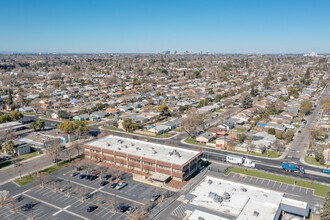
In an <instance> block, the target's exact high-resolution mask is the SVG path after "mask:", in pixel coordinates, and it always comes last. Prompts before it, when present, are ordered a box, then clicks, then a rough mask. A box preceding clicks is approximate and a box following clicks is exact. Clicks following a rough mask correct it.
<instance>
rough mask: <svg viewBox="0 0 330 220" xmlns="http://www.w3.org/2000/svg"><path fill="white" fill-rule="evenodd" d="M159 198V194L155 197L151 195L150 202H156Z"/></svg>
mask: <svg viewBox="0 0 330 220" xmlns="http://www.w3.org/2000/svg"><path fill="white" fill-rule="evenodd" d="M159 197H160V195H159V194H157V195H153V196H152V197H151V199H150V200H151V201H152V202H154V201H156V200H157V199H159Z"/></svg>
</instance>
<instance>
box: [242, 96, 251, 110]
mask: <svg viewBox="0 0 330 220" xmlns="http://www.w3.org/2000/svg"><path fill="white" fill-rule="evenodd" d="M252 106H253V100H252V98H251V96H249V95H246V96H245V97H244V99H243V101H242V107H243V108H244V109H247V108H251V107H252Z"/></svg>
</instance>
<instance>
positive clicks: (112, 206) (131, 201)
mask: <svg viewBox="0 0 330 220" xmlns="http://www.w3.org/2000/svg"><path fill="white" fill-rule="evenodd" d="M71 170H73V168H70V167H68V168H65V169H63V170H60V171H59V172H57V173H56V174H55V175H53V177H52V181H50V182H49V183H48V184H46V185H45V186H44V187H41V186H39V185H38V186H37V187H33V188H31V189H29V190H27V191H25V192H23V193H20V194H18V195H16V196H15V199H16V200H17V204H16V207H17V211H16V212H12V211H11V210H12V208H13V207H12V204H11V203H10V202H7V203H6V205H5V206H3V207H0V213H3V219H19V220H20V219H22V220H23V219H27V218H28V217H31V216H34V217H36V219H93V220H94V219H111V220H112V219H118V220H125V219H128V218H129V214H128V213H127V212H125V213H122V212H120V211H119V209H120V207H121V206H123V205H125V206H133V207H136V208H137V210H136V211H135V212H133V214H132V215H137V214H139V213H141V212H142V210H143V209H144V208H145V207H146V206H147V205H148V204H150V203H151V201H150V199H151V198H152V196H153V195H155V194H163V193H165V192H166V191H165V190H163V189H160V188H158V187H155V186H152V185H148V184H144V183H141V182H136V181H134V180H133V179H132V176H131V175H130V174H125V175H124V180H123V181H125V182H126V183H128V185H127V186H126V187H124V188H122V189H120V190H118V189H113V188H111V187H110V185H111V182H110V183H109V184H107V185H105V186H101V185H100V183H101V181H102V179H95V180H93V181H90V180H88V179H79V175H77V176H75V177H71V176H70V173H71ZM79 172H80V173H82V172H83V171H79ZM109 181H110V180H109ZM65 186H67V187H70V189H69V190H66V191H64V192H61V191H60V190H59V189H60V188H63V187H65ZM68 194H70V196H68ZM82 198H83V199H84V201H83V202H82ZM109 200H111V201H112V202H109ZM114 201H115V202H114ZM91 205H99V207H98V208H97V209H96V210H94V211H93V212H91V213H89V212H87V208H88V207H89V206H91ZM115 210H117V211H115Z"/></svg>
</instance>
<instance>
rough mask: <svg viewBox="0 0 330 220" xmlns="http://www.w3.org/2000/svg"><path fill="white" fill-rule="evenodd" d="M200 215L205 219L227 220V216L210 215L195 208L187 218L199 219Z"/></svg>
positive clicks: (191, 219) (190, 219)
mask: <svg viewBox="0 0 330 220" xmlns="http://www.w3.org/2000/svg"><path fill="white" fill-rule="evenodd" d="M200 217H201V218H203V219H205V220H209V219H212V220H228V219H227V218H222V217H220V216H216V215H212V214H210V213H207V212H202V211H199V210H195V211H194V212H193V213H192V214H191V215H190V216H189V217H188V220H200Z"/></svg>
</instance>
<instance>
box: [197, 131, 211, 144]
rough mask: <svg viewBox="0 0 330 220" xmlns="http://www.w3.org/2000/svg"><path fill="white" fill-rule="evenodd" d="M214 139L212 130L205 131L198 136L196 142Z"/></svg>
mask: <svg viewBox="0 0 330 220" xmlns="http://www.w3.org/2000/svg"><path fill="white" fill-rule="evenodd" d="M213 140H214V135H213V134H212V133H210V132H204V133H202V134H200V135H198V136H197V137H196V142H198V143H203V144H206V143H209V142H211V141H213Z"/></svg>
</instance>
